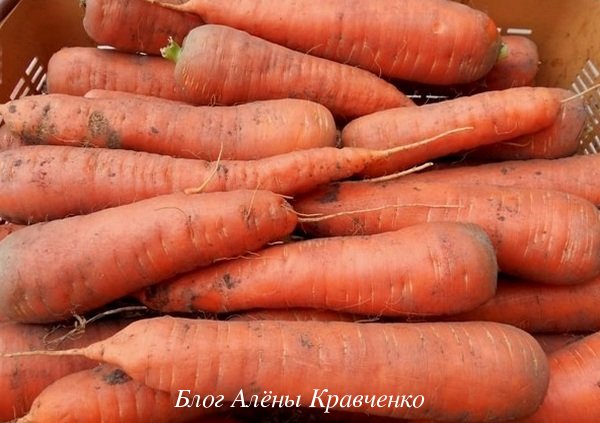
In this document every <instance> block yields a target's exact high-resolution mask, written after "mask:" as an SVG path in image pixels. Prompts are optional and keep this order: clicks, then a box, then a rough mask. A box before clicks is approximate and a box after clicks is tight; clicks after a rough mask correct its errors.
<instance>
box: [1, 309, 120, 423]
mask: <svg viewBox="0 0 600 423" xmlns="http://www.w3.org/2000/svg"><path fill="white" fill-rule="evenodd" d="M128 323H131V321H130V320H125V319H123V320H120V319H119V320H117V319H114V320H105V321H98V322H96V323H94V324H90V325H88V326H86V328H85V330H84V331H82V332H79V334H78V335H77V336H66V335H68V332H69V329H68V328H66V327H51V326H46V325H24V324H20V323H14V322H2V323H0V353H1V354H5V353H12V352H17V351H33V350H40V349H47V350H51V349H57V348H73V347H82V346H86V345H89V344H91V343H92V342H96V341H99V340H101V339H104V338H107V337H109V336H111V335H113V334H114V333H116V332H117V331H118V330H120V329H122V328H123V327H125V326H126V324H128ZM96 364H97V363H95V362H94V361H91V360H88V359H83V358H80V357H46V358H44V357H14V358H5V357H2V356H0V392H2V395H0V421H3V422H5V421H9V420H11V419H13V418H16V417H21V416H23V415H24V414H26V413H27V411H28V410H29V408H30V407H31V404H32V402H33V400H34V399H35V398H36V397H37V396H38V394H39V393H40V392H41V391H42V390H43V389H44V388H45V387H47V386H48V385H50V384H51V383H53V382H54V381H55V380H58V379H59V378H61V377H63V376H66V375H67V374H69V373H72V372H76V371H79V370H83V369H89V368H92V367H94V366H96ZM78 398H79V399H80V400H81V397H78Z"/></svg>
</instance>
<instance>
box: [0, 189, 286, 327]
mask: <svg viewBox="0 0 600 423" xmlns="http://www.w3.org/2000/svg"><path fill="white" fill-rule="evenodd" d="M296 223H297V218H296V214H295V213H294V212H293V211H292V210H291V207H290V206H289V204H288V203H287V202H286V201H285V200H284V199H283V198H282V197H281V196H279V195H276V194H273V193H271V192H268V191H260V190H240V191H230V192H219V193H208V194H194V195H185V194H169V195H163V196H158V197H153V198H150V199H147V200H141V201H138V202H135V203H132V204H127V205H123V206H118V207H112V208H109V209H105V210H101V211H98V212H94V213H90V214H88V215H84V216H73V217H68V218H64V219H60V220H53V221H50V222H43V223H38V224H35V225H30V226H28V227H25V228H23V229H20V230H18V231H17V232H14V233H13V234H11V235H9V236H8V237H6V238H5V239H4V240H3V241H2V242H0V279H1V280H2V284H1V286H0V309H1V310H3V313H4V314H5V315H6V316H7V317H9V318H10V319H13V320H16V321H21V322H32V323H38V322H51V321H58V320H62V319H65V318H68V317H69V316H71V315H72V314H74V313H78V314H81V313H84V312H86V311H89V310H92V309H95V308H97V307H100V306H102V305H105V304H108V303H110V302H111V301H114V300H116V299H118V298H121V297H123V296H125V295H128V294H130V293H132V292H135V291H138V290H139V289H142V288H143V287H145V286H148V285H150V284H153V283H157V282H160V281H162V280H166V279H169V278H171V277H173V276H175V275H176V274H178V273H183V272H186V271H191V270H192V269H194V268H197V267H199V266H203V265H208V264H210V263H212V262H214V261H216V260H218V259H223V258H229V257H236V256H239V255H242V254H245V253H247V252H248V251H254V250H258V249H260V248H263V247H264V245H266V244H267V243H268V242H272V241H276V240H279V239H281V238H284V237H285V236H287V235H289V233H291V232H292V231H293V230H294V228H295V226H296Z"/></svg>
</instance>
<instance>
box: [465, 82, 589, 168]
mask: <svg viewBox="0 0 600 423" xmlns="http://www.w3.org/2000/svg"><path fill="white" fill-rule="evenodd" d="M563 96H564V98H563V105H562V107H561V110H560V112H559V114H558V116H557V117H556V120H555V121H554V122H553V123H552V125H550V126H548V127H546V128H544V129H541V130H540V131H537V132H534V133H531V134H525V135H521V136H519V137H516V138H513V139H510V140H507V141H503V142H498V143H494V144H487V145H483V146H480V147H477V148H475V149H473V150H470V151H467V152H465V153H464V157H465V159H466V160H468V161H472V162H477V161H486V162H489V161H500V160H526V159H558V158H561V157H569V156H571V155H573V154H575V153H576V152H577V151H578V150H579V148H580V147H581V145H580V137H581V135H582V133H583V131H584V130H585V124H586V120H587V118H588V113H587V108H586V107H587V106H586V103H585V101H584V98H583V97H582V96H577V97H575V95H573V93H571V92H570V91H565V92H564V94H563Z"/></svg>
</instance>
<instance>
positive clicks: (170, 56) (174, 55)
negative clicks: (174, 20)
mask: <svg viewBox="0 0 600 423" xmlns="http://www.w3.org/2000/svg"><path fill="white" fill-rule="evenodd" d="M180 53H181V46H180V45H179V44H177V42H176V41H175V40H174V39H173V37H169V43H168V44H167V46H166V47H163V48H161V49H160V54H161V55H162V57H164V58H165V59H167V60H170V61H172V62H175V63H177V60H179V54H180Z"/></svg>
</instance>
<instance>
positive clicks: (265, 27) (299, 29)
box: [149, 0, 501, 84]
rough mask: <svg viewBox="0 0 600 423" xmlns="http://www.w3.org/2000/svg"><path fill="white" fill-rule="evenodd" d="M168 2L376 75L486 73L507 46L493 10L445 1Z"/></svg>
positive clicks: (457, 78)
mask: <svg viewBox="0 0 600 423" xmlns="http://www.w3.org/2000/svg"><path fill="white" fill-rule="evenodd" d="M149 1H151V2H152V3H159V4H161V3H162V4H164V3H167V2H166V1H161V0H149ZM164 5H165V6H166V7H170V8H173V9H177V10H181V11H185V12H190V13H195V14H196V15H198V16H200V17H201V18H202V19H203V20H205V21H206V22H209V23H212V24H221V25H227V26H231V27H234V28H238V29H241V30H244V31H247V32H249V33H251V34H254V35H256V36H258V37H261V38H264V39H266V40H270V41H272V42H275V43H277V44H281V45H285V46H287V47H289V48H291V49H294V50H298V51H300V52H302V53H309V54H311V55H315V56H320V57H324V58H327V59H330V60H333V61H337V62H340V63H347V64H349V65H352V66H357V67H360V68H363V69H367V70H369V71H371V72H373V73H374V74H376V75H384V76H387V77H392V78H398V79H404V80H413V81H422V82H428V83H433V84H453V83H461V82H469V81H474V80H476V79H478V78H480V77H482V76H484V75H485V74H486V73H487V72H488V71H489V70H490V69H491V68H492V66H493V65H494V64H495V63H496V59H497V57H498V53H499V51H500V44H501V43H500V36H499V35H498V31H497V27H496V24H495V23H494V21H493V20H492V19H491V18H490V17H489V16H488V15H486V14H485V13H483V12H481V11H479V10H476V9H474V8H471V7H468V6H466V5H464V4H459V3H457V2H450V1H445V0H401V1H397V0H383V1H370V2H366V1H360V0H329V1H327V2H321V3H315V2H312V1H294V0H283V1H259V2H257V1H248V0H239V1H230V2H227V3H223V2H221V1H217V0H189V1H185V2H183V3H182V4H180V5H169V4H164ZM390 40H394V41H393V42H390Z"/></svg>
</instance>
